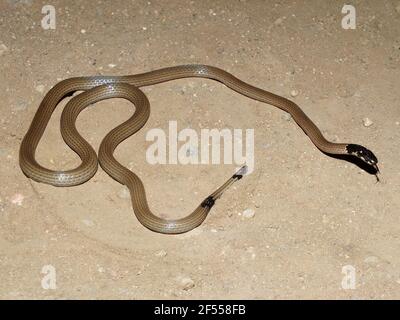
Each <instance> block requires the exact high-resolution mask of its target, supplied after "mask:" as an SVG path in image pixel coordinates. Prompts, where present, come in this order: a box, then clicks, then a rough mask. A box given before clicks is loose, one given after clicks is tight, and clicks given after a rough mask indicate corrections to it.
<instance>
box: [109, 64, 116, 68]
mask: <svg viewBox="0 0 400 320" xmlns="http://www.w3.org/2000/svg"><path fill="white" fill-rule="evenodd" d="M116 66H117V65H116V64H114V63H109V64H108V67H110V68H115V67H116Z"/></svg>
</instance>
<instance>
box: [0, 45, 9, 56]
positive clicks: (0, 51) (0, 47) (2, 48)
mask: <svg viewBox="0 0 400 320" xmlns="http://www.w3.org/2000/svg"><path fill="white" fill-rule="evenodd" d="M7 50H8V48H7V46H6V45H5V44H4V43H2V44H0V56H1V55H2V54H3V53H4V52H6V51H7Z"/></svg>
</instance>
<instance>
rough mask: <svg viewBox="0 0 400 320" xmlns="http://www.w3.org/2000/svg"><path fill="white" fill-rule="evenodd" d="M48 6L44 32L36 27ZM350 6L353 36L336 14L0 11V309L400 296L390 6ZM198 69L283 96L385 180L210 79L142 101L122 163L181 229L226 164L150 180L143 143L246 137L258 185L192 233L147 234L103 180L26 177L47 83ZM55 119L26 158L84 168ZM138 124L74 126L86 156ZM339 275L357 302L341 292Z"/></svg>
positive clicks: (399, 60) (217, 5)
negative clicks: (176, 136) (12, 302)
mask: <svg viewBox="0 0 400 320" xmlns="http://www.w3.org/2000/svg"><path fill="white" fill-rule="evenodd" d="M47 4H50V5H53V6H54V8H55V9H56V29H54V30H44V29H43V28H42V26H41V20H42V18H43V17H44V14H43V13H42V12H41V10H42V7H43V6H44V5H47ZM352 4H353V5H354V7H355V8H356V17H357V20H356V29H355V30H345V29H343V28H342V27H341V20H342V18H343V16H344V15H343V14H342V12H341V10H342V7H343V5H344V3H343V2H342V1H317V0H315V1H251V0H248V1H237V0H234V1H177V0H171V1H153V0H149V1H139V0H138V1H128V0H126V1H124V0H117V1H105V0H103V1H97V0H96V1H66V0H52V1H51V2H50V1H40V0H21V1H16V0H0V31H1V32H0V92H1V100H0V121H1V126H0V129H1V130H0V163H1V166H0V177H1V187H0V270H1V272H0V298H2V299H23V298H34V299H50V298H56V299H68V298H78V299H80V298H106V299H109V298H117V299H146V298H154V299H164V298H168V299H178V298H182V299H198V298H209V299H218V298H227V299H230V298H246V299H283V298H295V299H300V298H332V299H336V298H345V299H360V298H377V299H381V298H400V256H399V252H400V243H399V234H400V224H399V222H400V221H399V217H400V215H399V208H400V199H399V191H400V190H399V189H400V188H399V186H400V170H399V138H400V96H399V87H400V2H399V1H352ZM193 63H201V64H208V65H214V66H218V67H220V68H222V69H226V70H227V71H229V72H231V73H233V74H234V75H236V76H237V77H239V78H241V79H243V80H245V81H247V82H249V83H251V84H253V85H256V86H258V87H260V88H263V89H266V90H269V91H271V92H274V93H276V94H279V95H282V96H284V97H287V98H290V99H292V100H293V101H295V102H296V103H298V104H299V105H300V106H301V107H302V109H303V110H304V111H305V112H306V113H307V114H308V115H309V117H310V118H311V119H312V120H313V121H314V122H315V123H316V124H317V125H318V126H319V127H320V128H321V130H322V131H323V133H324V135H325V136H326V137H327V138H328V139H330V140H332V141H341V142H352V143H358V144H362V145H365V146H367V147H369V148H371V149H372V150H373V151H374V152H375V153H376V155H377V156H378V158H379V163H380V169H381V172H382V174H381V182H380V183H376V181H375V177H374V176H373V175H371V174H368V173H367V172H365V171H363V170H361V169H360V168H359V167H358V166H356V165H354V164H352V163H349V162H346V161H342V160H338V159H334V158H332V157H328V156H327V155H324V154H323V153H321V152H320V151H319V150H318V149H317V148H316V147H315V146H314V145H313V144H312V143H311V141H310V140H309V138H308V137H307V136H306V135H305V134H304V133H303V131H302V130H301V129H300V128H299V127H298V126H297V125H296V123H295V122H294V121H293V120H291V119H290V118H288V117H287V116H286V115H285V113H284V112H282V111H280V110H279V109H277V108H275V107H272V106H269V105H266V104H263V103H260V102H256V101H253V100H250V99H248V98H245V97H243V96H241V95H239V94H237V93H235V92H233V91H231V90H230V89H228V88H226V87H224V86H223V85H222V84H219V83H217V82H215V81H211V80H204V79H182V80H177V81H173V82H168V83H163V84H159V85H156V86H152V87H147V88H144V92H145V93H146V95H147V96H148V98H149V100H150V103H151V108H152V109H151V116H150V119H149V121H148V122H147V124H146V125H145V127H144V128H143V129H142V130H141V131H140V132H139V133H137V134H136V135H134V136H133V137H131V138H129V139H127V140H126V141H124V142H123V143H122V144H121V145H120V146H119V147H118V149H117V152H116V156H117V158H118V160H119V161H120V162H121V163H122V164H124V165H125V166H127V167H128V168H130V169H132V170H133V171H134V172H136V173H137V174H138V175H139V176H140V177H141V179H142V180H143V182H144V184H145V186H146V190H147V195H148V199H149V202H150V206H151V208H152V209H153V210H154V211H155V212H157V213H158V214H161V215H162V216H163V217H170V218H171V217H183V216H184V215H186V214H187V213H188V212H190V211H191V210H192V209H193V208H194V207H196V206H197V205H198V204H199V203H200V201H202V200H203V199H204V198H205V197H206V196H208V194H209V193H210V191H211V190H213V189H215V188H216V187H217V186H219V185H220V183H222V182H223V181H225V179H226V178H227V177H229V176H230V175H231V174H232V173H233V172H234V170H235V167H236V166H235V165H234V164H231V165H224V164H220V165H212V164H210V165H186V166H185V165H151V164H149V163H148V162H147V161H146V157H145V152H146V149H147V148H148V147H149V145H150V144H151V143H150V142H148V141H146V140H145V136H146V132H147V131H148V130H150V129H152V128H161V129H165V130H166V129H167V128H168V122H169V121H171V120H176V121H177V123H178V129H179V130H180V129H183V128H193V129H195V130H196V131H197V132H200V130H201V129H202V128H217V129H223V128H229V129H232V128H239V129H243V130H245V129H247V128H250V129H254V133H255V141H254V142H255V168H254V172H253V173H252V174H251V175H249V176H247V177H245V178H244V179H242V180H241V181H240V182H238V183H237V184H235V186H234V187H233V188H231V189H230V190H229V191H228V192H227V193H226V194H224V196H223V197H222V198H221V199H220V200H219V201H218V202H217V203H216V205H215V206H214V208H213V209H212V211H211V213H210V215H209V216H208V218H207V219H206V221H205V222H204V224H203V225H201V226H200V227H199V228H197V229H195V230H193V231H191V232H189V233H187V234H183V235H178V236H166V235H161V234H157V233H153V232H151V231H149V230H147V229H145V228H144V227H143V226H142V225H141V224H140V223H139V222H138V221H137V219H136V217H135V216H134V213H133V211H132V208H131V202H130V198H129V195H127V193H126V190H125V188H124V186H122V185H120V184H119V183H118V182H116V181H114V180H113V179H111V178H110V177H109V176H108V175H107V174H106V173H105V172H104V171H103V170H102V169H99V170H98V172H97V174H96V176H95V177H94V178H93V179H91V180H90V181H89V182H87V183H85V184H83V185H80V186H77V187H71V188H56V187H53V186H49V185H45V184H41V183H37V182H34V181H31V180H29V179H27V178H26V176H24V174H23V173H22V172H21V170H20V168H19V165H18V150H19V145H20V142H21V140H22V138H23V136H24V135H25V133H26V131H27V129H28V127H29V124H30V122H31V121H32V118H33V116H34V114H35V112H36V110H37V107H38V106H39V103H40V102H41V100H42V99H43V97H44V95H45V93H46V92H47V91H48V90H49V89H50V88H51V87H52V86H54V85H55V84H56V83H57V82H58V81H60V80H62V79H65V78H69V77H72V76H81V75H96V74H97V75H98V74H102V75H125V74H136V73H140V72H145V71H150V70H154V69H157V68H161V67H166V66H172V65H180V64H193ZM62 105H65V102H63V103H62ZM61 110H62V107H61V106H60V107H59V108H57V109H56V112H55V113H54V115H53V117H52V119H51V121H50V123H49V126H48V128H47V130H46V132H45V135H44V137H43V139H42V141H41V142H40V145H39V147H38V151H37V159H38V161H39V162H40V163H41V164H43V165H44V166H46V167H49V168H53V169H67V168H72V167H74V166H76V165H77V164H79V158H78V157H77V156H76V155H75V154H74V153H73V152H72V151H71V150H70V149H69V148H68V147H67V146H66V145H65V143H64V142H63V140H62V137H61V134H60V131H59V119H60V115H61ZM133 110H134V108H133V107H132V106H131V105H130V104H129V103H128V102H126V101H123V100H121V99H113V100H107V101H102V102H100V103H97V104H96V105H95V106H93V107H90V108H88V109H86V110H84V111H83V112H82V114H81V115H80V116H79V119H78V121H77V126H78V129H79V131H80V132H81V134H82V135H83V137H84V138H85V139H87V140H88V141H89V142H90V143H91V144H92V145H93V146H94V147H95V149H96V150H97V149H98V146H99V144H100V142H101V140H102V138H103V137H104V136H105V135H106V133H107V132H109V131H110V130H111V129H112V128H114V127H115V126H116V125H118V124H119V123H121V122H123V121H124V120H126V119H127V118H128V117H129V115H131V114H132V112H133ZM366 118H368V119H366ZM368 122H369V123H368ZM246 210H252V211H254V215H252V214H250V216H251V217H246V215H243V212H244V211H246ZM247 212H249V211H247ZM346 265H350V266H353V267H354V268H355V272H356V287H355V289H353V290H345V289H343V288H342V279H343V277H344V274H343V273H342V268H343V266H346ZM44 266H52V267H54V268H55V270H56V289H54V290H53V289H48V290H46V289H44V288H43V287H42V282H43V277H45V274H43V273H42V270H43V267H44Z"/></svg>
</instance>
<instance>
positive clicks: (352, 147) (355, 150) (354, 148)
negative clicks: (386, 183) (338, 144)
mask: <svg viewBox="0 0 400 320" xmlns="http://www.w3.org/2000/svg"><path fill="white" fill-rule="evenodd" d="M346 151H347V153H348V154H350V155H353V156H356V157H357V158H359V159H361V160H362V161H364V162H365V163H367V164H369V165H370V166H372V167H373V168H374V169H375V170H376V172H379V168H378V159H377V158H376V156H375V155H374V153H373V152H372V151H371V150H368V149H367V148H365V147H363V146H360V145H358V144H348V145H347V147H346Z"/></svg>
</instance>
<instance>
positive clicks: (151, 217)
mask: <svg viewBox="0 0 400 320" xmlns="http://www.w3.org/2000/svg"><path fill="white" fill-rule="evenodd" d="M190 77H194V78H207V79H211V80H215V81H218V82H220V83H222V84H224V85H225V86H227V87H228V88H230V89H232V90H233V91H236V92H238V93H240V94H242V95H243V96H246V97H248V98H251V99H254V100H257V101H260V102H263V103H266V104H269V105H273V106H275V107H277V108H279V109H281V110H283V111H285V112H287V113H289V114H290V115H291V117H292V119H293V120H294V121H295V122H296V123H297V124H298V125H299V126H300V128H301V129H302V130H303V131H304V133H305V134H306V135H307V136H308V137H309V138H310V140H311V141H312V143H313V144H314V145H315V146H316V147H317V148H318V149H319V150H320V151H322V152H324V153H326V154H331V155H334V156H335V155H339V156H340V155H349V156H351V157H356V158H358V159H360V160H361V161H362V163H364V164H366V165H367V166H371V167H372V168H373V169H374V170H375V172H376V173H378V172H379V169H378V160H377V158H376V156H375V155H374V153H373V152H372V151H370V150H369V149H367V148H365V147H363V146H362V145H358V144H352V143H334V142H330V141H328V140H327V139H326V138H325V137H324V136H323V134H322V133H321V131H320V130H319V128H318V127H317V126H316V125H315V124H314V123H313V122H312V121H311V119H310V118H309V117H308V116H307V115H306V114H305V113H304V112H303V111H302V109H301V108H300V107H299V106H298V105H297V104H296V103H294V102H293V101H291V100H289V99H286V98H284V97H282V96H279V95H276V94H274V93H271V92H268V91H266V90H263V89H261V88H258V87H255V86H252V85H250V84H248V83H246V82H244V81H242V80H240V79H238V78H237V77H235V76H233V75H232V74H231V73H229V72H227V71H225V70H222V69H220V68H217V67H213V66H208V65H180V66H173V67H166V68H162V69H157V70H153V71H149V72H145V73H140V74H135V75H126V76H103V75H98V76H84V77H73V78H69V79H65V80H62V81H60V82H58V83H57V84H56V85H55V86H53V87H52V88H51V89H50V90H49V92H48V93H47V94H46V95H45V97H44V98H43V100H42V102H41V103H40V105H39V108H38V109H37V111H36V113H35V116H34V118H33V120H32V122H31V124H30V127H29V129H28V131H27V133H26V135H25V136H24V138H23V139H22V142H21V145H20V152H19V164H20V167H21V169H22V171H23V173H24V174H25V175H26V176H27V177H28V178H30V179H32V180H34V181H37V182H41V183H46V184H50V185H53V186H60V187H65V186H75V185H79V184H82V183H84V182H86V181H88V180H89V179H90V178H92V177H93V176H94V175H95V173H96V172H97V169H98V164H100V166H101V167H102V169H103V170H104V171H106V172H107V173H108V174H109V175H110V176H111V177H112V178H113V179H115V180H116V181H118V182H119V183H121V184H123V185H125V186H126V187H127V188H128V189H129V193H130V197H131V202H132V208H133V211H134V214H135V215H136V217H137V219H138V220H139V222H140V223H141V224H142V225H143V226H144V227H146V228H148V229H150V230H152V231H154V232H158V233H163V234H180V233H184V232H188V231H190V230H192V229H194V228H196V227H198V226H200V225H201V224H202V223H203V221H204V220H205V219H206V217H207V216H208V213H209V212H210V210H211V208H212V207H213V206H214V204H215V202H216V200H217V199H219V198H220V197H221V196H222V194H223V193H224V192H225V190H227V189H228V188H229V187H230V186H231V185H232V184H233V183H235V182H236V181H238V180H240V179H241V178H242V177H243V176H244V175H246V173H247V167H246V166H243V167H241V168H240V169H239V170H238V171H237V172H235V173H234V174H233V175H232V176H231V177H230V178H229V179H228V180H226V181H225V182H224V183H223V184H222V185H221V186H220V187H219V188H217V189H216V190H215V191H214V192H213V193H211V194H210V195H209V196H208V197H207V198H205V199H204V200H203V201H202V202H201V203H200V204H199V205H198V206H197V207H196V208H195V209H194V210H193V211H192V212H191V213H190V214H188V215H186V216H185V217H183V218H179V219H164V218H161V217H160V216H159V215H157V214H154V213H153V212H152V211H151V210H150V208H149V205H148V201H147V197H146V191H145V187H144V184H143V182H142V181H141V179H140V178H139V176H137V175H136V174H135V173H134V172H133V171H131V170H129V169H128V168H126V167H125V166H123V165H122V164H121V163H120V162H118V161H117V159H116V158H115V157H114V150H115V149H116V147H117V146H118V145H119V144H120V143H121V142H122V141H124V140H125V139H127V138H128V137H130V136H132V135H133V134H135V133H136V132H138V131H139V130H140V129H141V128H142V127H143V126H144V125H145V123H146V122H147V120H148V119H149V116H150V103H149V100H148V99H147V97H146V95H145V94H144V93H143V91H142V90H140V88H141V87H144V86H151V85H155V84H159V83H162V82H166V81H171V80H176V79H181V78H190ZM76 92H77V93H78V94H76V95H74V93H76ZM68 96H72V98H71V99H70V100H69V101H68V103H67V104H66V106H65V107H64V109H63V111H62V115H61V134H62V137H63V139H64V141H65V142H66V143H67V145H68V146H69V147H70V148H71V149H72V150H73V151H74V152H76V153H77V154H78V156H79V157H80V159H81V163H80V164H79V165H78V166H77V167H76V168H74V169H71V170H64V171H58V170H50V169H48V168H45V167H43V166H42V165H41V164H39V163H38V162H37V161H36V158H35V154H36V148H37V146H38V144H39V141H40V139H41V138H42V136H43V133H44V131H45V129H46V126H47V124H48V122H49V120H50V118H51V115H52V114H53V112H54V110H55V108H56V107H57V105H58V104H59V103H60V101H61V100H63V99H64V98H65V97H68ZM111 98H122V99H126V100H128V101H130V102H131V103H132V104H133V105H134V107H135V111H134V114H133V115H132V116H131V117H130V118H129V119H128V120H126V121H125V122H123V123H122V124H120V125H118V126H117V127H115V128H114V129H112V130H111V131H110V132H109V133H108V134H107V135H106V136H105V137H104V139H103V140H102V141H101V143H100V147H99V151H98V155H97V154H96V152H95V150H94V149H93V147H92V146H91V145H90V144H89V143H88V142H87V141H86V140H85V139H84V138H83V137H82V136H81V135H80V134H79V132H78V130H77V128H76V120H77V118H78V115H79V114H80V112H81V111H82V110H84V109H85V108H86V107H88V106H90V105H92V104H94V103H96V102H99V101H101V100H106V99H111Z"/></svg>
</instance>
